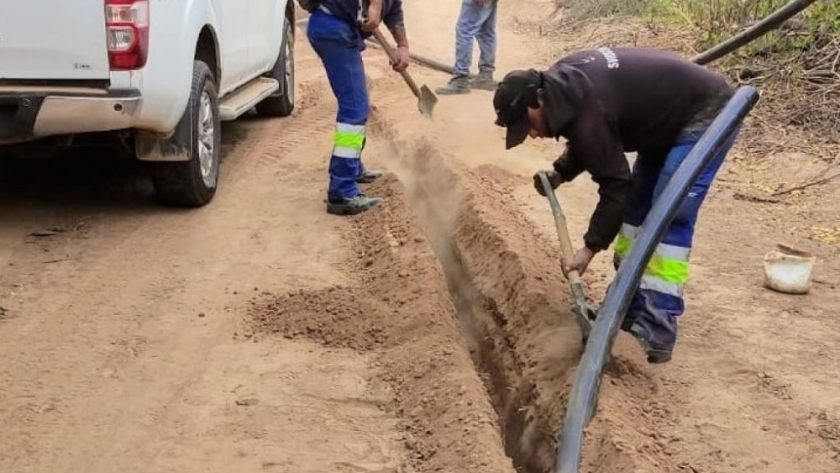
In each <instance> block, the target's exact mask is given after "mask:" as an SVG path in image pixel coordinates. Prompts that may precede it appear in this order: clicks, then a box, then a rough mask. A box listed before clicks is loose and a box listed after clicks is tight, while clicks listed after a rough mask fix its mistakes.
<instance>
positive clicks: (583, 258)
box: [561, 247, 595, 278]
mask: <svg viewBox="0 0 840 473" xmlns="http://www.w3.org/2000/svg"><path fill="white" fill-rule="evenodd" d="M594 256H595V253H594V252H593V251H592V250H590V249H589V248H586V247H583V248H581V249H579V250H578V251H577V253H575V256H574V257H572V261H566V259H565V258H562V259H561V263H563V266H562V270H563V276H565V277H566V278H568V277H569V273H571V272H572V271H577V272H578V275H580V276H583V273H585V272H586V268H588V267H589V263H590V262H591V261H592V258H593V257H594Z"/></svg>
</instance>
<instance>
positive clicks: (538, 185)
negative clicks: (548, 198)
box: [534, 171, 563, 197]
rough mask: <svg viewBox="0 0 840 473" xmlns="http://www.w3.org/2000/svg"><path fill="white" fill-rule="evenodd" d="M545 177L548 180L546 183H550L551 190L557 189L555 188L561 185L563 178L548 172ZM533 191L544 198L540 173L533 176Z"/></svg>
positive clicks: (553, 172)
mask: <svg viewBox="0 0 840 473" xmlns="http://www.w3.org/2000/svg"><path fill="white" fill-rule="evenodd" d="M545 175H546V177H547V178H548V182H550V183H551V188H552V189H557V187H559V186H560V184H562V183H563V178H562V177H561V176H560V174H557V172H556V171H548V172H546V173H545ZM534 189H536V190H537V192H538V193H539V194H540V195H541V196H543V197H545V189H544V188H543V185H542V179H540V173H536V174H534Z"/></svg>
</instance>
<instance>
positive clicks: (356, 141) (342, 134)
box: [335, 130, 365, 150]
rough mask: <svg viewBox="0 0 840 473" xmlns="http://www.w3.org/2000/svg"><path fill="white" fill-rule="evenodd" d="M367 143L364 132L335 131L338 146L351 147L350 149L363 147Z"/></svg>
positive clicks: (336, 145)
mask: <svg viewBox="0 0 840 473" xmlns="http://www.w3.org/2000/svg"><path fill="white" fill-rule="evenodd" d="M364 143H365V135H364V133H351V132H347V131H338V130H336V132H335V147H336V148H350V149H358V150H361V149H362V145H363V144H364Z"/></svg>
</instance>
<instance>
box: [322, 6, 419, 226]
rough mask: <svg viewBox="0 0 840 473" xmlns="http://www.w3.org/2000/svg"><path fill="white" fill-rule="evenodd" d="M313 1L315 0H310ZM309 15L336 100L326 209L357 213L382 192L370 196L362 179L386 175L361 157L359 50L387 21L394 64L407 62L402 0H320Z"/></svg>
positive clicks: (363, 111)
mask: <svg viewBox="0 0 840 473" xmlns="http://www.w3.org/2000/svg"><path fill="white" fill-rule="evenodd" d="M307 3H313V2H307ZM314 3H317V4H318V6H317V7H314V9H312V11H311V15H310V17H309V26H308V27H307V30H306V34H307V37H308V38H309V42H310V43H311V44H312V48H313V49H314V50H315V52H316V53H317V54H318V56H319V57H320V58H321V62H322V63H323V64H324V68H325V69H326V71H327V77H328V78H329V81H330V87H331V88H332V91H333V94H335V97H336V99H337V100H338V117H337V119H336V125H335V135H334V136H335V139H334V143H333V149H332V157H331V158H330V168H329V174H330V184H329V190H328V192H327V212H329V213H331V214H337V215H354V214H358V213H360V212H364V211H366V210H369V209H371V208H373V207H375V206H376V205H377V204H379V202H380V201H381V199H380V198H376V197H368V196H366V195H364V194H363V193H362V192H361V191H360V190H359V185H358V184H359V183H370V182H373V181H374V180H375V179H376V178H378V177H379V176H381V175H382V173H380V172H378V171H373V170H368V169H365V166H364V165H363V164H362V162H361V156H362V149H363V148H364V145H365V126H366V124H367V120H368V113H369V111H370V104H369V99H368V91H367V84H366V78H365V66H364V63H363V62H362V55H361V52H362V51H363V50H364V49H365V43H364V40H365V39H367V38H368V37H370V36H371V33H372V32H373V31H374V29H376V28H377V27H378V26H379V24H380V23H385V25H386V26H387V27H388V29H389V30H390V31H391V34H392V35H393V37H394V40H395V41H396V43H397V52H398V56H399V61H397V62H396V63H395V64H392V66H393V68H394V70H396V71H398V72H399V71H402V70H404V69H405V68H407V67H408V61H409V55H408V38H407V36H406V31H405V24H404V22H403V8H402V0H320V1H318V2H314Z"/></svg>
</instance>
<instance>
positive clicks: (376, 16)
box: [362, 0, 382, 33]
mask: <svg viewBox="0 0 840 473" xmlns="http://www.w3.org/2000/svg"><path fill="white" fill-rule="evenodd" d="M369 2H370V3H369V4H368V9H367V12H366V13H367V15H366V16H367V18H366V19H365V21H364V23H363V24H362V31H365V32H367V33H371V32H373V30H375V29H376V28H378V27H379V24H380V23H382V0H369Z"/></svg>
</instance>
